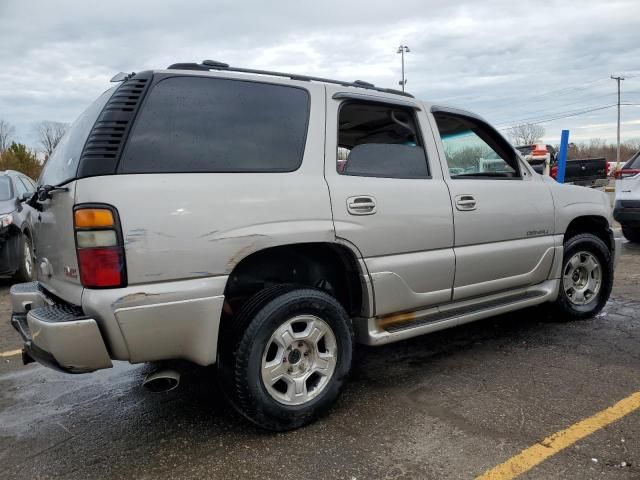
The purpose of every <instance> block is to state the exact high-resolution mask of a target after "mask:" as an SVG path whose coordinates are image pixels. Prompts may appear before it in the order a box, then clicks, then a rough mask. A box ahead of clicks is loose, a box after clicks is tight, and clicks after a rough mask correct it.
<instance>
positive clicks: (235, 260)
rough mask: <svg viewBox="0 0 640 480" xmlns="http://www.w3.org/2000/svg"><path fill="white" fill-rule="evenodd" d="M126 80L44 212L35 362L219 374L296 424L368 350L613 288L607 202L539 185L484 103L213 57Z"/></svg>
mask: <svg viewBox="0 0 640 480" xmlns="http://www.w3.org/2000/svg"><path fill="white" fill-rule="evenodd" d="M122 77H124V78H122ZM116 80H121V82H120V83H119V85H118V86H116V87H114V88H112V89H110V90H108V91H106V92H105V93H104V94H103V95H102V96H101V97H100V98H98V99H97V100H96V101H95V102H94V103H93V104H92V105H91V106H90V107H89V108H88V109H87V110H86V111H85V112H84V113H83V114H82V115H81V116H80V118H79V119H78V120H77V121H76V122H75V123H74V124H73V126H72V127H71V129H70V130H69V132H68V133H67V135H66V137H65V138H64V139H63V140H62V142H61V143H60V145H59V146H58V148H57V149H56V151H55V153H54V154H53V155H52V157H51V158H50V160H49V161H48V162H47V165H46V167H45V170H44V172H43V174H42V177H41V178H40V180H39V187H38V191H37V192H36V194H35V195H34V197H33V198H32V199H31V200H30V203H31V204H32V206H34V208H36V209H37V210H38V214H37V219H36V220H35V221H34V224H35V226H34V228H35V253H36V258H37V260H36V266H37V269H38V275H39V282H37V283H27V284H20V285H16V286H14V287H13V288H12V289H11V297H12V302H13V311H14V313H13V316H12V322H13V324H14V326H15V327H16V329H17V330H18V331H19V332H20V333H21V335H22V336H23V337H24V340H25V346H24V360H25V362H29V361H32V360H33V359H35V360H37V361H39V362H40V363H43V364H45V365H48V366H51V367H54V368H57V369H60V370H63V371H66V372H71V373H82V372H91V371H94V370H98V369H102V368H109V367H111V366H112V361H113V360H125V361H129V362H131V363H140V362H155V361H164V360H170V359H184V360H189V361H191V362H194V363H196V364H198V365H212V364H217V366H218V370H219V379H220V382H221V384H222V386H223V390H224V391H225V393H226V394H227V396H228V397H229V399H230V400H231V402H232V403H233V405H234V406H235V407H236V408H237V409H238V410H239V411H240V412H241V413H242V414H243V415H244V416H245V417H247V418H248V419H250V420H251V421H253V422H255V423H256V424H258V425H260V426H262V427H264V428H267V429H273V430H285V429H290V428H295V427H299V426H301V425H304V424H306V423H308V422H310V421H312V420H313V419H315V418H317V417H318V416H319V415H321V414H322V413H323V412H325V411H326V410H327V409H328V408H329V407H330V406H331V404H332V403H333V402H334V401H335V400H336V398H337V397H338V395H339V392H340V390H341V389H342V387H343V385H344V383H345V379H346V378H347V374H348V373H349V369H350V367H351V359H352V352H353V348H354V343H356V342H358V343H363V344H367V345H382V344H386V343H389V342H395V341H398V340H402V339H406V338H409V337H414V336H416V335H422V334H425V333H429V332H433V331H436V330H441V329H444V328H448V327H452V326H455V325H461V324H464V323H467V322H471V321H474V320H478V319H481V318H485V317H489V316H492V315H496V314H499V313H504V312H508V311H512V310H516V309H520V308H524V307H528V306H531V305H536V304H542V303H547V302H548V303H551V304H552V305H553V307H554V308H555V310H556V311H557V312H558V315H560V316H562V317H563V318H566V319H579V318H585V317H589V316H592V315H594V314H596V313H597V312H598V311H599V310H600V309H602V307H603V305H604V304H605V302H606V301H607V299H608V297H609V293H610V291H611V286H612V281H613V269H614V263H615V257H616V252H617V250H618V248H617V240H615V239H614V238H613V235H612V232H611V223H612V220H611V209H610V206H609V201H608V199H607V197H606V196H605V195H604V194H603V193H601V192H598V191H593V190H589V189H586V188H581V187H575V186H563V185H559V184H557V183H556V182H555V181H553V180H551V179H549V178H544V177H542V176H540V175H538V174H536V173H535V172H534V171H533V170H532V169H531V167H530V166H529V165H527V164H526V162H524V161H523V160H522V159H521V158H520V157H519V155H518V154H517V153H516V151H515V150H514V149H513V148H512V147H511V146H510V145H509V143H508V142H507V141H506V140H505V139H504V138H503V137H502V136H501V135H500V134H499V133H498V132H497V131H496V130H495V129H494V128H492V127H491V126H490V125H488V124H487V123H486V122H485V121H484V120H483V119H482V118H480V117H478V116H476V115H474V114H472V113H469V112H466V111H463V110H458V109H453V108H448V107H445V106H440V105H432V104H429V103H425V102H422V101H419V100H417V99H415V98H413V97H412V96H411V95H408V94H403V93H402V92H398V91H392V90H386V89H381V88H376V87H374V86H373V85H371V84H369V83H366V82H361V81H356V82H352V83H351V82H341V81H333V80H327V79H320V78H314V77H306V76H301V75H294V74H283V73H277V72H265V71H257V70H249V69H240V68H231V67H229V66H228V65H226V64H223V63H219V62H214V61H204V62H202V63H200V64H195V63H192V64H188V63H187V64H176V65H172V66H170V67H169V68H167V69H165V70H157V71H146V72H142V73H138V74H131V75H128V76H121V77H120V78H117V79H116ZM148 382H149V383H150V384H154V385H155V387H156V389H163V388H165V387H169V386H172V385H173V383H172V382H171V377H170V376H169V375H162V373H161V372H159V373H158V374H157V375H155V376H153V377H152V378H151V379H149V380H148ZM163 382H164V383H163Z"/></svg>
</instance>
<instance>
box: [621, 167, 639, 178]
mask: <svg viewBox="0 0 640 480" xmlns="http://www.w3.org/2000/svg"><path fill="white" fill-rule="evenodd" d="M639 173H640V169H638V168H623V169H622V170H618V171H617V172H616V178H629V177H635V176H636V175H638V174H639Z"/></svg>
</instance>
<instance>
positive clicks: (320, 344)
mask: <svg viewBox="0 0 640 480" xmlns="http://www.w3.org/2000/svg"><path fill="white" fill-rule="evenodd" d="M337 359H338V348H337V343H336V337H335V335H334V333H333V331H332V330H331V327H330V326H329V325H328V324H327V323H326V322H325V321H324V320H322V319H320V318H318V317H316V316H314V315H300V316H296V317H293V318H290V319H289V320H287V321H286V322H284V323H283V324H282V325H280V327H278V329H277V330H276V331H275V332H274V333H273V335H271V338H270V339H269V342H268V343H267V345H266V346H265V349H264V354H263V355H262V372H261V373H262V382H263V384H264V386H265V388H266V390H267V392H268V393H269V395H271V397H272V398H273V399H274V400H276V401H278V402H280V403H282V404H285V405H301V404H303V403H306V402H309V401H310V400H312V399H314V398H315V397H317V396H318V395H319V394H320V393H321V392H322V391H323V390H324V389H325V387H326V386H327V385H328V384H329V381H330V380H331V377H332V376H333V373H334V371H335V368H336V362H337Z"/></svg>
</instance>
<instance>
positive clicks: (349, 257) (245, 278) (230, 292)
mask: <svg viewBox="0 0 640 480" xmlns="http://www.w3.org/2000/svg"><path fill="white" fill-rule="evenodd" d="M282 283H292V284H296V285H303V286H306V287H315V288H319V289H321V290H324V291H325V292H327V293H329V294H330V295H332V296H333V297H335V298H336V299H337V300H338V301H339V302H340V304H341V305H342V306H343V307H344V308H345V310H346V311H347V313H348V314H349V315H350V316H355V315H358V314H359V313H360V311H361V308H362V285H361V283H360V272H359V268H358V263H357V260H356V257H355V255H354V254H353V253H352V252H351V251H350V250H349V249H348V248H346V247H344V246H342V245H338V244H329V243H304V244H293V245H285V246H278V247H271V248H267V249H264V250H260V251H258V252H255V253H253V254H251V255H249V256H248V257H246V258H244V259H243V260H242V261H241V262H240V263H238V265H236V267H235V268H234V269H233V271H232V272H231V274H230V275H229V280H228V281H227V286H226V288H225V309H224V314H225V315H227V316H229V315H233V314H235V313H236V312H237V311H238V310H239V309H240V308H241V307H242V305H243V304H244V303H245V302H246V301H247V300H248V299H249V298H250V297H251V296H252V295H253V294H255V293H256V292H258V291H260V290H263V289H264V288H267V287H270V286H272V285H276V284H282Z"/></svg>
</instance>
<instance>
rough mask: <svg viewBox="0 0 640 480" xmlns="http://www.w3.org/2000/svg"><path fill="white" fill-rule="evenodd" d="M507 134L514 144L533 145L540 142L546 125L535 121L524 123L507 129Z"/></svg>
mask: <svg viewBox="0 0 640 480" xmlns="http://www.w3.org/2000/svg"><path fill="white" fill-rule="evenodd" d="M507 135H508V136H509V138H510V139H511V142H512V143H513V144H514V145H531V144H533V143H539V142H540V140H542V137H543V136H544V127H543V126H542V125H536V124H533V123H523V124H522V125H516V126H514V127H511V128H510V129H509V130H507Z"/></svg>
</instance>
